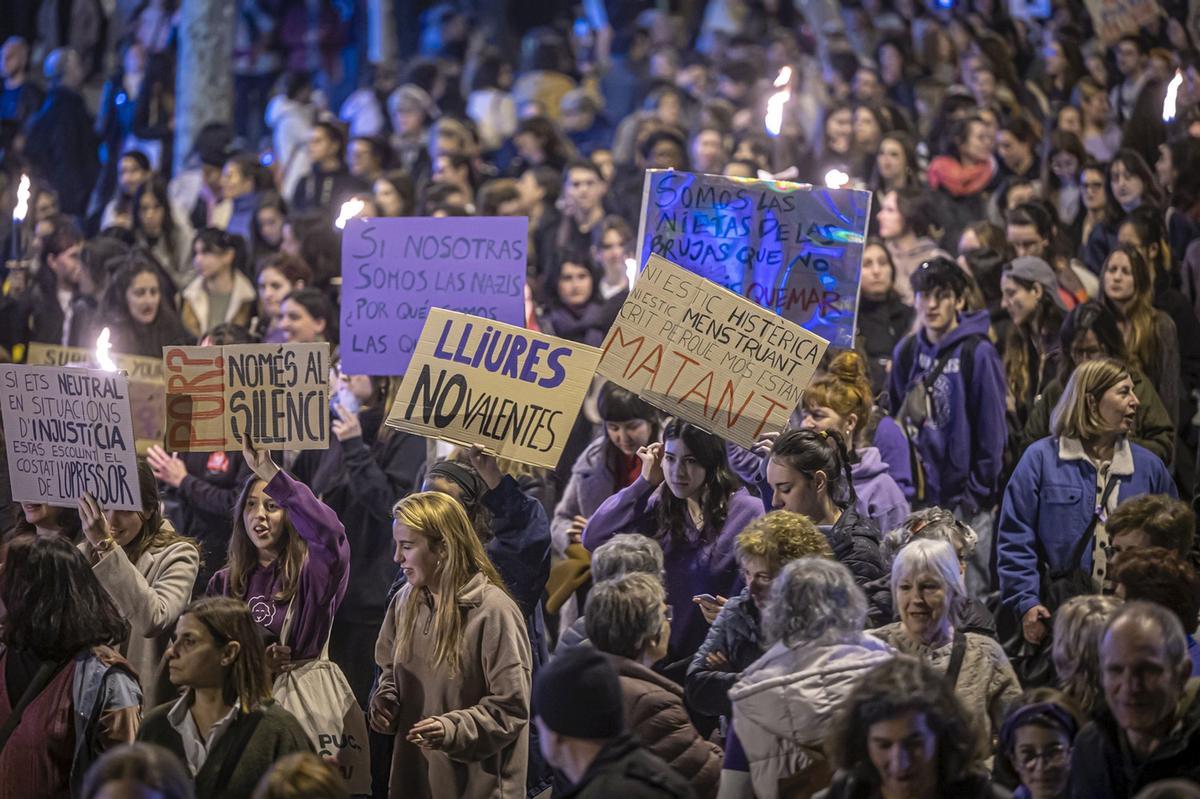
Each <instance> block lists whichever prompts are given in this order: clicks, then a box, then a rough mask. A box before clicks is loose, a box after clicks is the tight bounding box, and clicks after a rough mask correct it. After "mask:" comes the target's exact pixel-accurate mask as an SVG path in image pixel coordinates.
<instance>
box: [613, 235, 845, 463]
mask: <svg viewBox="0 0 1200 799" xmlns="http://www.w3.org/2000/svg"><path fill="white" fill-rule="evenodd" d="M828 345H829V342H827V341H826V340H825V339H823V338H820V337H819V336H816V335H814V334H813V333H810V332H809V331H807V330H805V329H804V328H802V327H800V325H798V324H796V323H795V322H789V321H788V320H787V319H784V318H783V317H781V316H779V315H778V314H774V313H771V312H770V311H768V310H765V309H764V308H762V307H761V306H759V305H758V304H757V303H754V302H752V301H750V300H748V299H746V298H745V297H739V296H738V295H736V294H734V293H733V292H731V291H729V290H728V289H725V288H722V287H721V286H718V285H717V284H716V283H713V282H712V281H710V280H704V279H703V278H700V277H697V276H696V275H694V274H692V273H691V272H689V271H687V270H686V269H683V268H681V267H679V266H676V265H675V264H673V263H671V262H670V261H668V260H666V259H664V258H661V257H659V256H657V255H652V256H650V261H649V263H648V264H647V265H646V269H645V271H643V272H642V275H641V277H640V278H638V282H637V284H636V285H635V286H634V287H633V289H632V290H631V291H630V292H629V297H628V298H627V299H626V300H625V304H624V305H622V306H621V312H620V314H619V315H618V317H617V321H616V322H614V323H613V326H612V327H611V328H610V329H609V331H608V336H607V337H606V338H605V339H604V344H603V346H602V347H601V352H602V356H601V358H600V366H599V369H598V370H597V371H598V372H599V373H600V374H601V375H602V376H604V377H607V378H608V379H609V380H611V381H613V382H614V383H616V384H617V385H619V386H623V387H624V388H627V389H629V390H630V391H633V392H634V393H636V394H638V395H640V396H641V397H642V398H644V399H645V400H646V401H647V402H649V403H651V404H653V405H655V406H656V407H658V408H661V409H662V410H663V411H666V412H667V413H669V414H672V415H674V416H678V417H680V418H682V419H684V420H686V421H688V422H691V423H692V424H694V425H696V426H698V427H701V428H703V429H704V430H707V431H709V432H710V433H713V434H715V435H718V436H720V437H722V438H725V439H727V440H729V441H732V442H733V443H735V444H738V445H740V446H743V447H746V448H747V449H749V448H750V447H753V446H754V443H755V442H756V441H758V440H759V438H761V437H762V435H763V434H764V433H771V432H778V431H780V430H783V428H784V427H785V426H786V424H787V421H788V417H789V416H790V415H791V412H792V409H793V408H795V407H796V405H797V404H798V403H799V402H800V396H801V394H803V392H804V389H805V388H807V387H808V384H809V382H810V381H811V380H812V376H813V372H814V371H815V370H816V368H817V364H818V363H820V362H821V357H822V356H823V355H824V354H825V348H826V347H827V346H828Z"/></svg>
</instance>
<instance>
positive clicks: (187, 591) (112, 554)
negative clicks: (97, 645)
mask: <svg viewBox="0 0 1200 799" xmlns="http://www.w3.org/2000/svg"><path fill="white" fill-rule="evenodd" d="M138 485H139V486H140V487H141V492H142V509H141V510H140V511H124V510H105V509H104V508H102V507H101V506H100V504H99V503H98V502H97V501H96V498H95V497H93V496H92V495H91V494H84V495H83V496H82V497H81V498H80V499H79V517H80V520H81V521H82V522H83V533H84V540H83V541H82V542H81V543H80V544H79V548H80V550H82V551H83V554H84V555H86V556H87V558H88V559H89V560H90V561H91V563H92V573H93V574H95V575H96V578H97V579H98V580H99V581H100V584H101V585H103V586H104V589H105V590H106V591H107V592H108V595H109V596H110V597H112V600H113V602H114V603H115V604H116V606H117V608H118V609H119V610H120V611H121V615H122V616H124V617H125V619H127V620H128V621H129V626H130V632H129V638H128V640H126V641H125V642H124V643H123V644H122V645H121V647H120V649H121V654H123V655H124V656H125V658H126V659H127V660H128V661H129V663H130V665H132V666H133V668H134V670H136V671H137V673H138V677H139V678H140V679H141V683H142V693H143V695H144V696H145V704H144V707H147V708H151V707H154V706H156V705H158V704H161V703H162V702H165V701H167V700H168V699H170V698H172V697H173V696H174V695H175V694H176V693H177V692H176V691H175V689H174V688H172V686H171V683H170V681H169V680H168V678H167V669H166V663H165V660H164V655H165V654H166V651H167V646H168V644H170V643H171V630H172V629H173V628H174V626H175V621H176V620H177V619H178V618H179V616H180V614H181V613H183V610H184V608H186V607H187V605H188V603H189V602H190V601H191V599H192V586H193V585H194V584H195V582H196V573H197V572H198V571H199V569H200V547H199V545H198V544H197V543H196V542H195V541H194V540H193V539H191V538H185V537H184V536H181V535H178V534H177V533H176V532H175V528H173V527H172V526H171V523H170V522H168V521H167V520H166V519H164V518H163V517H162V514H161V512H160V511H159V497H158V483H157V481H155V479H154V473H153V472H151V471H150V467H149V466H148V465H147V464H146V462H145V461H141V460H139V461H138Z"/></svg>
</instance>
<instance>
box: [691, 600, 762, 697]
mask: <svg viewBox="0 0 1200 799" xmlns="http://www.w3.org/2000/svg"><path fill="white" fill-rule="evenodd" d="M713 652H721V653H723V654H724V655H725V657H726V659H728V660H729V669H728V670H725V671H719V670H717V669H713V668H710V667H709V666H708V664H707V663H706V662H705V661H706V659H707V658H708V656H709V655H710V654H712V653H713ZM762 655H763V634H762V614H760V613H759V612H758V607H757V606H756V605H755V604H754V599H753V598H752V597H751V596H750V589H749V588H743V589H742V592H741V593H740V594H738V595H737V596H735V597H731V598H730V599H729V601H728V602H726V603H725V607H723V608H721V612H720V614H718V615H717V618H716V620H715V621H713V624H712V627H709V629H708V637H706V638H705V639H704V643H703V644H701V645H700V648H699V649H698V650H697V651H696V654H695V655H694V656H693V657H692V662H691V665H689V666H688V670H687V680H685V681H684V685H683V687H684V696H685V697H686V698H687V704H688V707H690V708H691V709H692V710H694V711H696V712H697V713H703V714H704V715H706V716H726V717H729V716H731V715H732V712H733V708H732V706H731V705H730V702H729V689H730V688H732V687H733V684H734V683H735V682H737V681H738V679H739V678H740V677H741V676H742V672H743V671H745V670H746V668H747V667H749V666H750V664H752V663H753V662H754V661H756V660H758V659H759V658H760V657H762Z"/></svg>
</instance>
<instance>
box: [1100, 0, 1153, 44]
mask: <svg viewBox="0 0 1200 799" xmlns="http://www.w3.org/2000/svg"><path fill="white" fill-rule="evenodd" d="M1087 9H1088V13H1089V14H1090V15H1091V17H1092V27H1093V28H1095V30H1096V36H1097V37H1098V38H1099V39H1100V41H1102V42H1104V44H1105V45H1113V44H1116V43H1117V40H1118V39H1120V38H1121V37H1122V36H1124V35H1125V34H1127V33H1137V32H1138V31H1139V30H1140V29H1141V28H1144V27H1148V26H1150V25H1153V24H1154V22H1155V20H1157V19H1158V16H1159V14H1161V13H1162V9H1161V8H1160V7H1159V4H1158V2H1157V0H1087Z"/></svg>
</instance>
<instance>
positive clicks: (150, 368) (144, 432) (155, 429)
mask: <svg viewBox="0 0 1200 799" xmlns="http://www.w3.org/2000/svg"><path fill="white" fill-rule="evenodd" d="M111 357H112V359H113V363H115V364H116V366H117V368H118V369H119V370H121V371H122V372H125V373H126V377H128V378H129V406H130V410H131V412H132V414H133V435H134V439H135V441H136V444H137V451H138V454H139V455H145V454H146V451H147V450H148V449H149V448H150V446H151V445H153V444H157V445H159V446H162V443H163V434H164V432H165V430H166V421H167V420H166V410H165V409H164V406H163V389H164V387H165V383H164V382H163V364H162V361H161V360H159V359H158V358H145V357H143V356H140V355H121V354H118V353H112V356H111ZM26 362H27V363H28V364H29V365H30V366H69V365H79V366H90V367H95V365H96V354H95V352H93V351H92V350H85V349H83V348H82V347H62V346H59V345H58V344H39V343H31V344H30V345H29V353H28V355H27V356H26Z"/></svg>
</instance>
